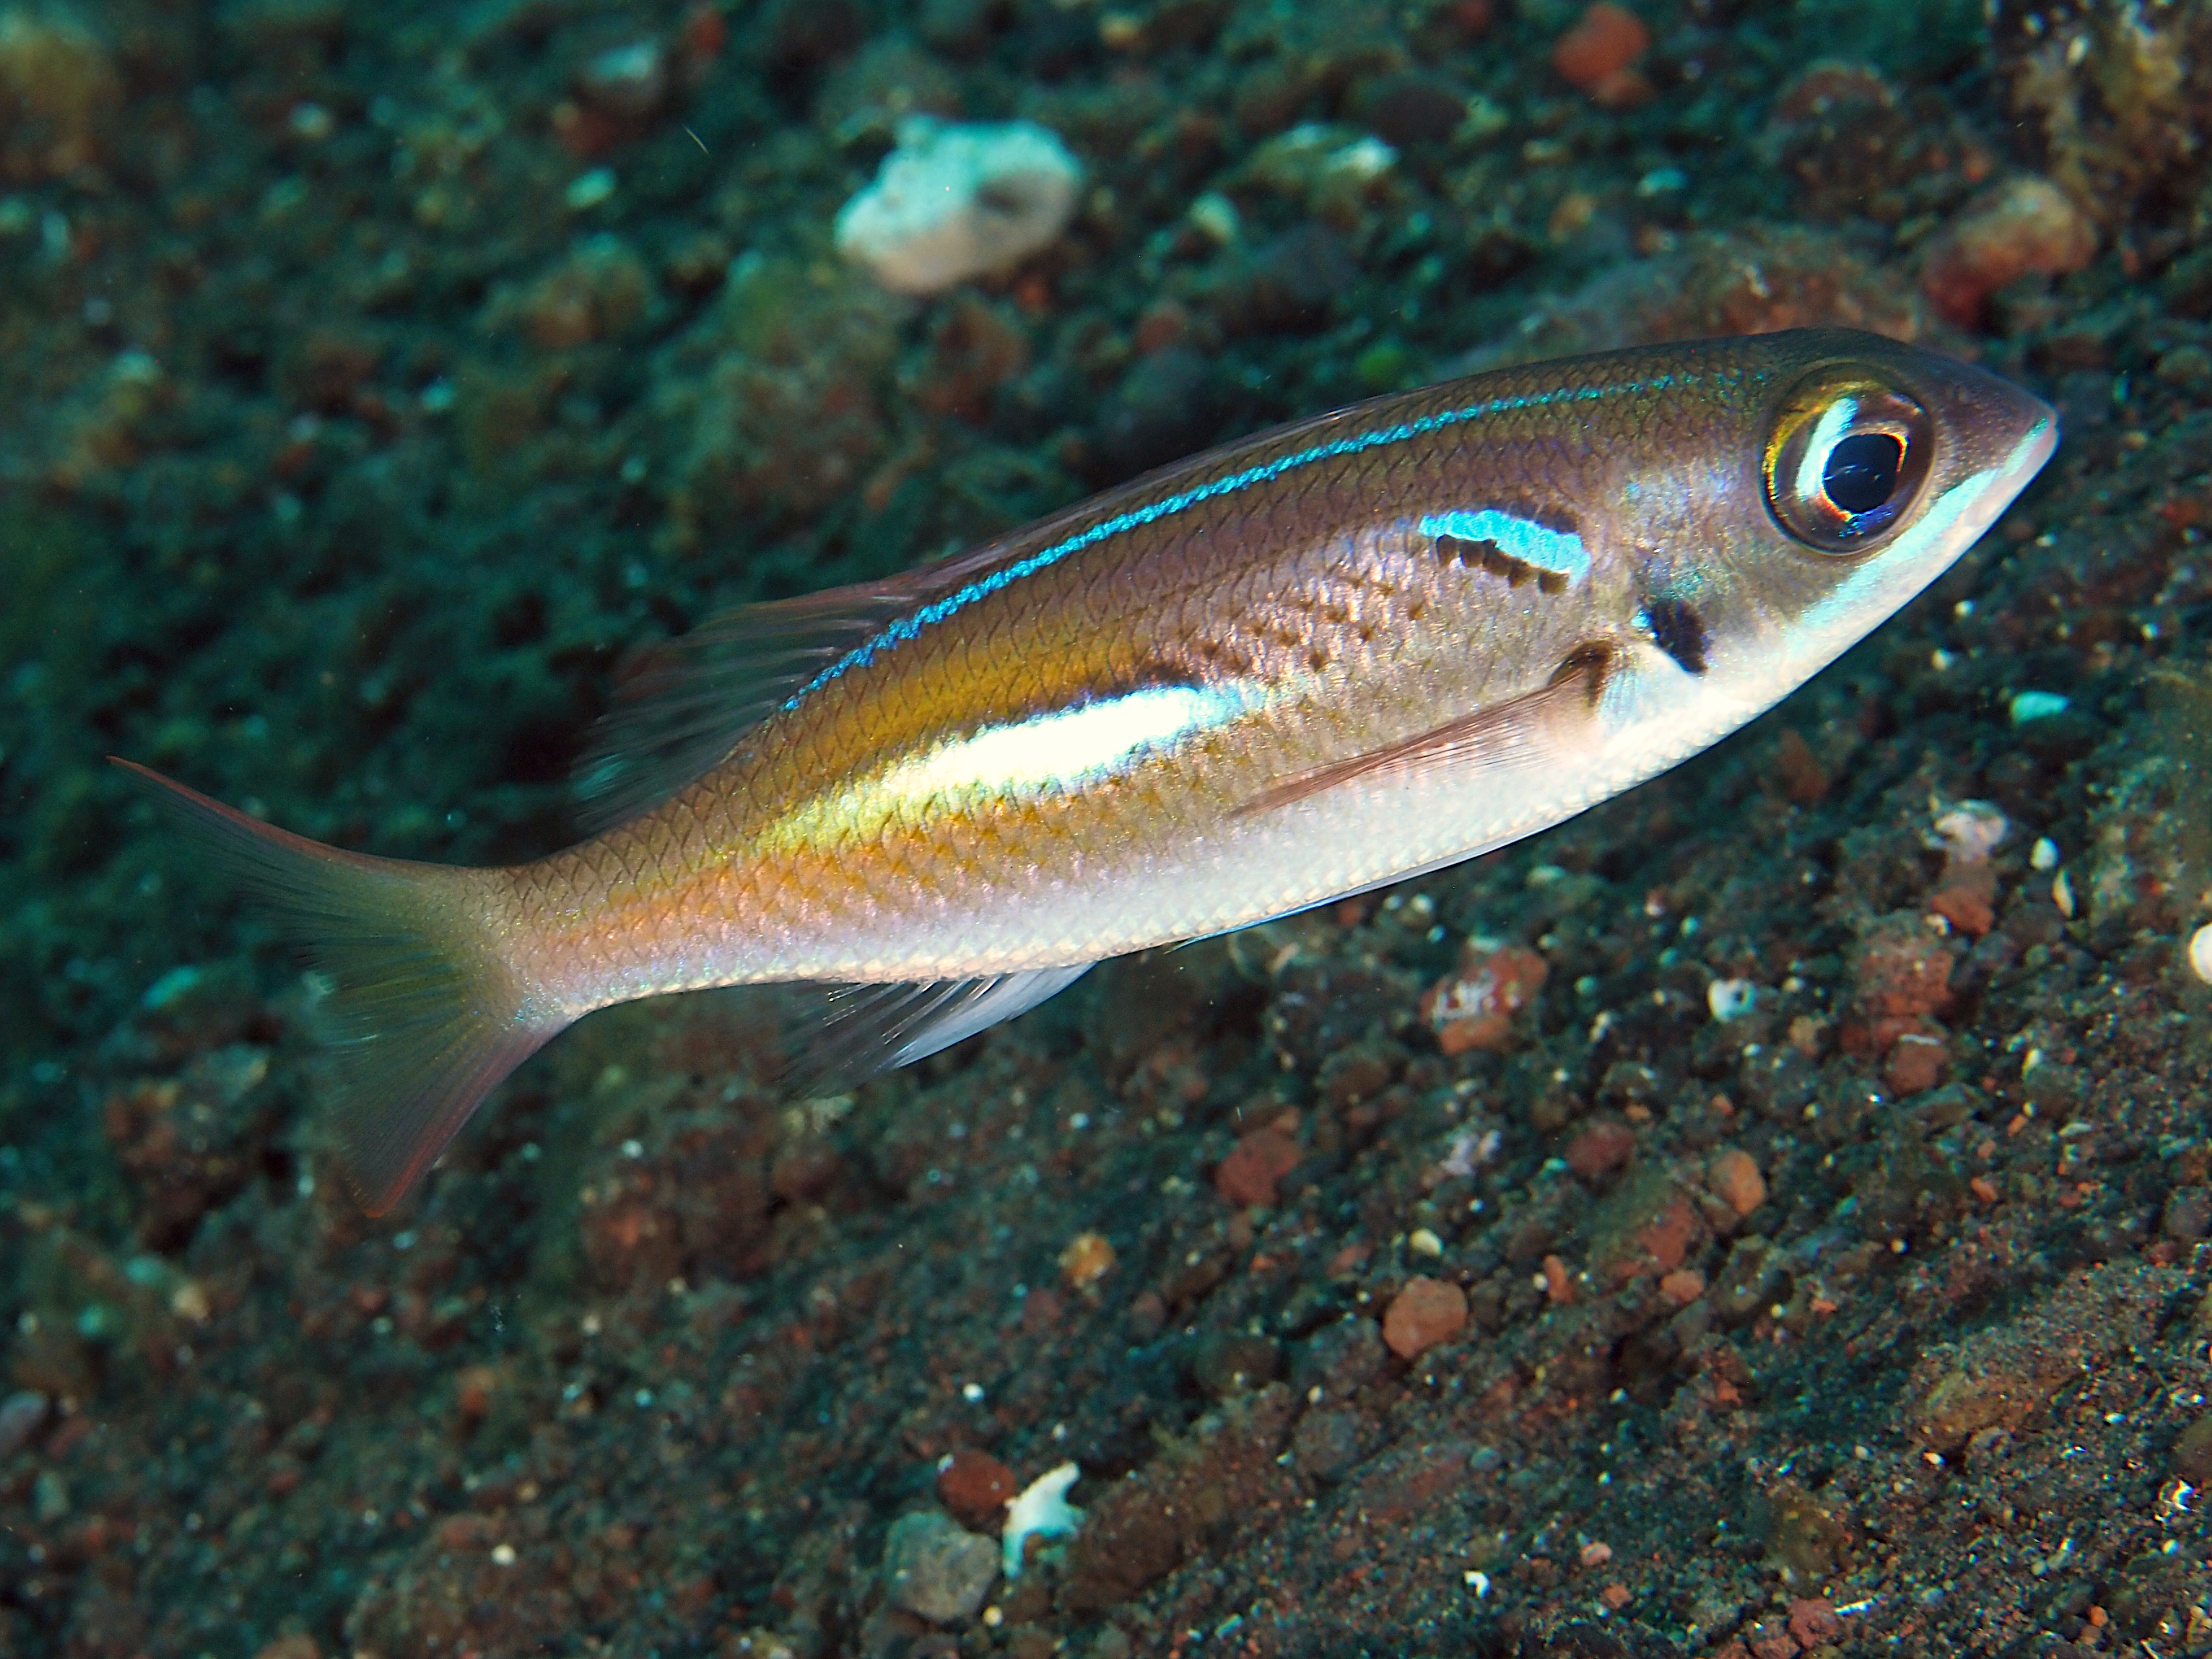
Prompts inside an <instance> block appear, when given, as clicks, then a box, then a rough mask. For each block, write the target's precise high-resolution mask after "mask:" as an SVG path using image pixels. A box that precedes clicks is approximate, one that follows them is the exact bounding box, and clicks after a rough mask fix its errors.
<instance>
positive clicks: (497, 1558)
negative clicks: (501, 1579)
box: [491, 1544, 514, 1567]
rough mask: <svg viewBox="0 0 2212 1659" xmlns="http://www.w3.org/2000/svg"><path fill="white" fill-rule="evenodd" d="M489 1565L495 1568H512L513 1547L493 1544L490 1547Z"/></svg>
mask: <svg viewBox="0 0 2212 1659" xmlns="http://www.w3.org/2000/svg"><path fill="white" fill-rule="evenodd" d="M491 1564H492V1565H494V1566H495V1567H511V1566H513V1565H514V1546H513V1545H512V1544H494V1545H493V1546H492V1547H491Z"/></svg>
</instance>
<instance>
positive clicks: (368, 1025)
mask: <svg viewBox="0 0 2212 1659" xmlns="http://www.w3.org/2000/svg"><path fill="white" fill-rule="evenodd" d="M116 764H117V765H118V766H119V767H121V768H122V769H124V770H125V771H126V772H128V773H129V774H130V775H131V777H132V779H133V780H134V781H136V782H137V784H138V786H139V787H141V788H142V789H143V790H144V791H145V792H146V793H147V794H148V795H149V796H150V797H151V798H152V799H154V800H155V802H156V804H158V805H161V807H162V808H163V809H164V810H165V811H167V813H168V814H169V815H170V817H172V819H173V821H174V822H175V823H177V824H178V826H179V828H180V829H182V830H183V831H184V832H185V836H186V837H187V839H188V840H189V841H190V842H191V844H192V846H193V849H194V850H195V851H196V852H197V853H198V854H201V855H202V856H203V857H204V858H205V859H207V860H209V862H210V863H211V864H213V865H214V866H216V867H218V868H219V869H220V870H222V872H224V873H226V874H227V875H228V876H230V877H231V878H234V880H236V882H237V883H238V884H239V885H240V887H241V888H242V889H244V890H245V891H246V893H247V895H248V896H250V897H251V898H252V899H253V900H254V901H256V902H258V903H259V904H261V905H262V906H263V907H264V908H266V909H268V910H269V911H270V912H271V913H273V914H274V915H275V916H276V919H277V921H278V922H279V924H280V925H281V926H282V927H283V928H284V929H285V930H286V931H287V932H288V933H289V934H290V935H291V936H292V938H293V939H294V940H295V943H297V944H299V945H301V946H302V947H304V950H305V951H306V954H307V957H308V958H309V959H310V960H311V961H312V963H313V965H314V967H315V968H316V969H318V970H319V975H320V976H321V979H322V981H323V985H322V987H321V989H322V994H321V995H320V997H319V1001H318V1006H317V1009H316V1017H315V1023H316V1036H318V1038H319V1041H320V1043H321V1060H322V1066H321V1068H320V1069H321V1072H322V1074H323V1079H324V1081H325V1086H326V1088H327V1090H328V1091H329V1093H330V1094H331V1096H332V1097H333V1099H334V1102H335V1104H336V1106H337V1111H336V1114H335V1117H336V1121H337V1131H338V1135H339V1139H340V1140H341V1143H342V1145H343V1149H344V1152H345V1154H346V1157H345V1164H346V1169H347V1173H348V1175H349V1178H350V1180H351V1182H352V1184H353V1187H354V1191H355V1195H356V1197H357V1198H358V1199H359V1200H360V1201H361V1204H362V1208H364V1209H366V1210H367V1211H368V1212H369V1213H370V1214H371V1215H381V1214H383V1213H384V1212H386V1211H387V1210H389V1209H390V1208H392V1206H393V1205H395V1204H397V1203H398V1202H399V1200H401V1199H402V1198H404V1197H405V1196H406V1194H407V1192H408V1189H409V1188H411V1187H412V1186H413V1185H414V1184H415V1182H416V1180H417V1179H418V1178H420V1176H422V1172H423V1171H424V1170H427V1169H428V1168H429V1166H430V1164H431V1163H432V1161H433V1160H435V1158H437V1156H438V1154H439V1153H440V1152H443V1151H444V1150H445V1147H446V1143H447V1141H449V1140H451V1139H453V1135H454V1133H455V1132H456V1131H457V1130H459V1127H461V1125H462V1124H463V1123H464V1122H465V1121H467V1120H468V1116H469V1114H470V1113H471V1112H472V1111H474V1110H475V1109H476V1108H477V1103H478V1102H480V1101H482V1100H483V1097H484V1096H485V1095H487V1094H488V1093H489V1092H490V1091H491V1090H492V1088H493V1086H494V1085H496V1084H497V1083H498V1082H499V1081H500V1080H501V1079H502V1078H504V1077H506V1076H507V1073H509V1072H512V1071H513V1069H514V1068H515V1067H516V1066H519V1065H520V1064H521V1063H522V1062H523V1061H524V1060H526V1059H527V1058H528V1057H529V1056H530V1055H531V1054H532V1053H534V1052H535V1051H536V1050H537V1049H538V1048H539V1047H540V1046H541V1045H543V1044H544V1042H546V1041H547V1040H548V1039H549V1038H550V1037H551V1036H553V1035H554V1034H555V1033H556V1032H557V1031H559V1030H561V1029H562V1026H564V1025H566V1024H568V1018H567V1016H565V1015H557V1016H552V1015H547V1014H545V1013H544V1012H542V1010H535V1009H533V1008H532V998H531V997H530V995H529V994H528V991H527V989H526V987H524V986H523V985H522V984H521V983H520V978H519V976H518V975H516V974H514V973H513V971H512V969H511V968H510V966H509V964H508V963H507V961H506V959H505V955H504V952H503V951H502V950H501V945H500V939H499V935H498V933H497V931H496V928H495V923H494V921H493V918H494V916H495V915H496V914H497V909H498V907H497V903H496V899H497V893H496V889H495V883H496V881H497V880H498V875H499V872H495V871H488V870H469V869H461V868H454V867H451V866H441V865H432V864H416V863H410V862H406V861H404V860H398V859H380V858H370V857H368V856H366V855H364V854H359V853H349V852H346V851H343V850H342V849H340V848H335V847H326V846H324V845H323V844H322V843H321V842H313V841H309V840H307V838H306V837H305V836H295V835H292V834H290V833H289V832H288V831H285V830H283V829H276V828H275V827H274V826H273V825H270V824H266V823H261V822H260V821H259V820H258V819H256V818H252V817H247V816H246V814H245V813H243V812H240V811H235V810H234V809H233V808H231V807H228V806H225V805H222V803H221V802H220V801H215V800H210V799H208V797H206V796H205V795H203V794H199V793H197V792H195V791H193V790H191V789H187V788H185V787H184V786H183V785H181V784H179V783H173V782H172V781H169V780H168V779H167V778H165V777H162V776H161V775H160V774H159V773H156V772H152V771H149V770H148V769H146V768H145V767H143V766H139V765H136V764H134V763H131V762H130V761H125V760H118V761H117V762H116Z"/></svg>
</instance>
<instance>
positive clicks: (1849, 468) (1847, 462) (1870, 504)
mask: <svg viewBox="0 0 2212 1659" xmlns="http://www.w3.org/2000/svg"><path fill="white" fill-rule="evenodd" d="M1904 465H1905V446H1904V445H1903V444H1902V443H1900V442H1899V441H1898V440H1897V439H1896V438H1895V437H1894V436H1893V435H1891V434H1889V433H1887V432H1861V433H1857V434H1854V435H1852V436H1850V437H1848V438H1845V439H1844V440H1843V441H1840V442H1839V443H1838V444H1837V445H1836V447H1834V448H1833V449H1832V450H1830V451H1829V452H1828V462H1827V465H1826V466H1824V467H1822V468H1821V469H1820V488H1821V489H1824V490H1826V492H1827V496H1828V499H1829V500H1830V501H1833V502H1834V503H1835V504H1836V506H1837V507H1838V508H1839V509H1841V510H1842V511H1844V512H1845V513H1851V514H1853V515H1854V516H1856V515H1857V514H1858V513H1871V512H1873V511H1875V509H1876V508H1877V507H1882V506H1885V505H1887V502H1888V501H1889V498H1890V497H1891V496H1892V495H1894V494H1895V493H1896V492H1897V475H1898V472H1899V470H1900V469H1901V468H1902V467H1903V466H1904Z"/></svg>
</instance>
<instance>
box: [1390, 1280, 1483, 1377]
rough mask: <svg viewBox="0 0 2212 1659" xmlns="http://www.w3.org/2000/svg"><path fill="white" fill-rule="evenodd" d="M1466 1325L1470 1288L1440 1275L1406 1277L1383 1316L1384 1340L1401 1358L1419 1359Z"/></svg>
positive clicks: (1458, 1332)
mask: <svg viewBox="0 0 2212 1659" xmlns="http://www.w3.org/2000/svg"><path fill="white" fill-rule="evenodd" d="M1466 1328H1467V1292H1466V1291H1462V1290H1461V1289H1460V1287H1459V1286H1458V1285H1454V1284H1451V1283H1450V1282H1449V1281H1448V1280H1445V1279H1422V1278H1413V1279H1407V1281H1406V1288H1405V1289H1403V1290H1402V1291H1399V1292H1398V1294H1397V1295H1395V1297H1391V1298H1390V1307H1389V1311H1388V1312H1386V1313H1385V1314H1384V1315H1383V1341H1384V1342H1386V1343H1388V1344H1389V1348H1390V1352H1392V1353H1395V1354H1396V1355H1397V1356H1398V1358H1401V1359H1418V1358H1420V1356H1421V1355H1423V1354H1425V1353H1426V1352H1428V1351H1429V1350H1430V1349H1431V1348H1433V1347H1435V1346H1437V1344H1438V1343H1439V1342H1449V1341H1450V1340H1452V1338H1454V1337H1455V1336H1457V1335H1458V1334H1460V1333H1461V1332H1462V1331H1463V1330H1465V1329H1466Z"/></svg>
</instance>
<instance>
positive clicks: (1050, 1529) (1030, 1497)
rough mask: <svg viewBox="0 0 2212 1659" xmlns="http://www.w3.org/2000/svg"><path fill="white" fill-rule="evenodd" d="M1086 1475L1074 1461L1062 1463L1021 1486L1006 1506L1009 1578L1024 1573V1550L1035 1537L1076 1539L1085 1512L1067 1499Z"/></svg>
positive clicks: (1003, 1541)
mask: <svg viewBox="0 0 2212 1659" xmlns="http://www.w3.org/2000/svg"><path fill="white" fill-rule="evenodd" d="M1082 1478H1083V1471H1082V1470H1081V1469H1079V1468H1077V1467H1076V1466H1075V1465H1074V1464H1073V1463H1062V1464H1061V1465H1060V1467H1059V1468H1056V1469H1048V1470H1047V1471H1046V1472H1045V1473H1044V1474H1041V1475H1039V1476H1037V1478H1036V1480H1032V1481H1030V1483H1029V1485H1028V1486H1024V1487H1023V1488H1022V1490H1021V1492H1019V1494H1018V1495H1017V1496H1016V1498H1014V1501H1013V1502H1012V1504H1008V1505H1007V1506H1006V1528H1005V1529H1004V1530H1003V1531H1002V1532H1001V1533H1000V1534H999V1537H1000V1544H1001V1546H1002V1547H1003V1549H1004V1552H1005V1553H1004V1556H1003V1558H1002V1563H1001V1564H1002V1565H1004V1567H1005V1568H1006V1577H1009V1578H1018V1577H1021V1576H1022V1550H1023V1547H1024V1546H1025V1545H1026V1544H1028V1542H1029V1541H1030V1539H1031V1538H1032V1537H1041V1538H1073V1536H1074V1535H1075V1533H1076V1529H1077V1528H1079V1527H1080V1526H1082V1524H1083V1511H1082V1510H1079V1509H1078V1508H1076V1507H1075V1505H1074V1504H1071V1503H1069V1502H1068V1501H1067V1489H1068V1488H1069V1487H1070V1486H1073V1485H1074V1484H1075V1483H1076V1482H1077V1481H1078V1480H1081V1479H1082Z"/></svg>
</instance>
